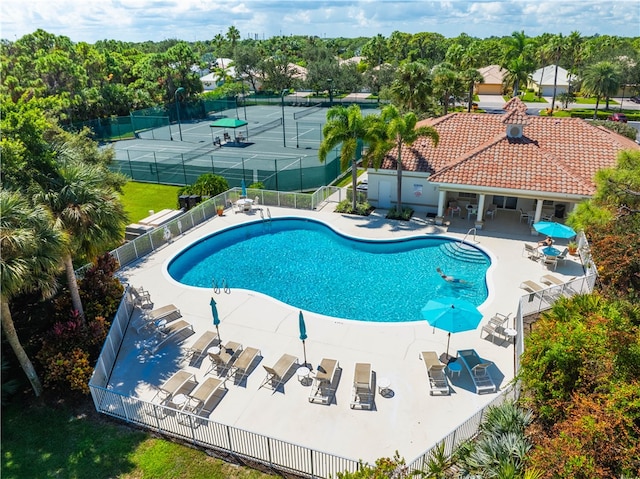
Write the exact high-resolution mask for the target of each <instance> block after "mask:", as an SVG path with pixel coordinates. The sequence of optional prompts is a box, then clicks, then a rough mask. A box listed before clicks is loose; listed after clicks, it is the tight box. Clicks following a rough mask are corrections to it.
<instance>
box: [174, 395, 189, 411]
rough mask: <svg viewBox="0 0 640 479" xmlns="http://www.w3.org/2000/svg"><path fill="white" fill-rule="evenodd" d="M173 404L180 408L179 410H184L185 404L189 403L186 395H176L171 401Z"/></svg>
mask: <svg viewBox="0 0 640 479" xmlns="http://www.w3.org/2000/svg"><path fill="white" fill-rule="evenodd" d="M171 402H172V403H173V404H175V405H176V406H178V409H182V408H184V406H185V404H186V402H187V396H185V395H184V394H176V395H175V396H173V398H172V399H171Z"/></svg>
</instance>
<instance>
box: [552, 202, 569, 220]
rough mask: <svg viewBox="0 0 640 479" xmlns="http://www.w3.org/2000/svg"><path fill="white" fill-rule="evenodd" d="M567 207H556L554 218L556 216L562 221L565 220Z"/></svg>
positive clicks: (563, 205)
mask: <svg viewBox="0 0 640 479" xmlns="http://www.w3.org/2000/svg"><path fill="white" fill-rule="evenodd" d="M566 207H567V205H565V204H563V203H560V204H557V205H556V206H555V209H556V211H555V213H554V215H553V216H555V217H556V218H560V219H562V218H564V211H565V208H566Z"/></svg>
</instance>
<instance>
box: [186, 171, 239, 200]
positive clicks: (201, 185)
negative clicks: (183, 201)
mask: <svg viewBox="0 0 640 479" xmlns="http://www.w3.org/2000/svg"><path fill="white" fill-rule="evenodd" d="M228 189H229V183H228V182H227V180H226V179H225V178H224V177H222V176H218V175H214V174H213V173H205V174H204V175H200V176H199V177H198V179H197V180H196V181H195V183H194V184H192V185H187V186H184V187H183V188H180V189H179V190H178V196H181V195H200V196H216V195H219V194H220V193H224V192H225V191H227V190H228Z"/></svg>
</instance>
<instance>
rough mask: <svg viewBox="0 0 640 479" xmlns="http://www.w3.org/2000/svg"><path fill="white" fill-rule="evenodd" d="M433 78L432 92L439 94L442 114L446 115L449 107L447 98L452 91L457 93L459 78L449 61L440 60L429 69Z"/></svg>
mask: <svg viewBox="0 0 640 479" xmlns="http://www.w3.org/2000/svg"><path fill="white" fill-rule="evenodd" d="M431 77H432V79H433V93H434V94H435V95H438V94H439V95H440V101H441V102H442V107H443V114H444V115H446V114H447V111H448V107H449V98H450V97H451V94H452V93H457V90H458V89H459V88H458V87H459V84H460V82H459V78H458V75H457V74H456V72H455V71H454V69H453V65H451V63H447V62H442V63H439V64H438V65H436V66H435V67H433V69H432V70H431Z"/></svg>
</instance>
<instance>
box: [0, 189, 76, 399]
mask: <svg viewBox="0 0 640 479" xmlns="http://www.w3.org/2000/svg"><path fill="white" fill-rule="evenodd" d="M0 211H2V220H1V221H0V247H1V248H2V255H1V256H0V272H1V275H0V276H1V278H2V286H1V287H2V291H1V293H0V303H1V309H0V313H1V314H0V316H1V317H2V330H3V331H4V333H5V336H6V338H7V341H8V342H9V345H10V346H11V349H12V350H13V352H14V353H15V355H16V357H17V359H18V362H19V363H20V366H21V367H22V369H23V371H24V372H25V374H26V375H27V378H28V379H29V382H30V383H31V387H32V388H33V392H34V394H35V395H36V396H40V395H41V394H42V383H41V382H40V379H39V378H38V374H37V373H36V370H35V368H34V367H33V363H32V362H31V360H30V359H29V356H28V355H27V353H26V352H25V350H24V348H23V347H22V344H21V342H20V338H19V337H18V333H17V331H16V327H15V324H14V322H13V318H12V316H11V309H10V306H9V304H10V301H11V299H12V298H13V297H15V296H16V295H18V294H19V293H24V292H40V293H41V294H42V296H43V297H45V298H47V297H50V296H52V295H53V294H54V293H55V291H56V288H57V281H56V275H57V273H58V272H59V271H60V258H61V253H62V250H63V245H64V243H65V236H64V234H63V233H62V232H61V231H60V230H59V229H57V228H56V227H55V226H54V222H53V218H52V216H51V213H50V212H49V211H47V210H46V209H45V208H44V207H42V206H39V205H36V206H33V205H32V204H30V203H29V201H28V200H27V198H26V197H25V196H23V195H22V194H21V193H19V192H14V191H9V190H5V189H0Z"/></svg>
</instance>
